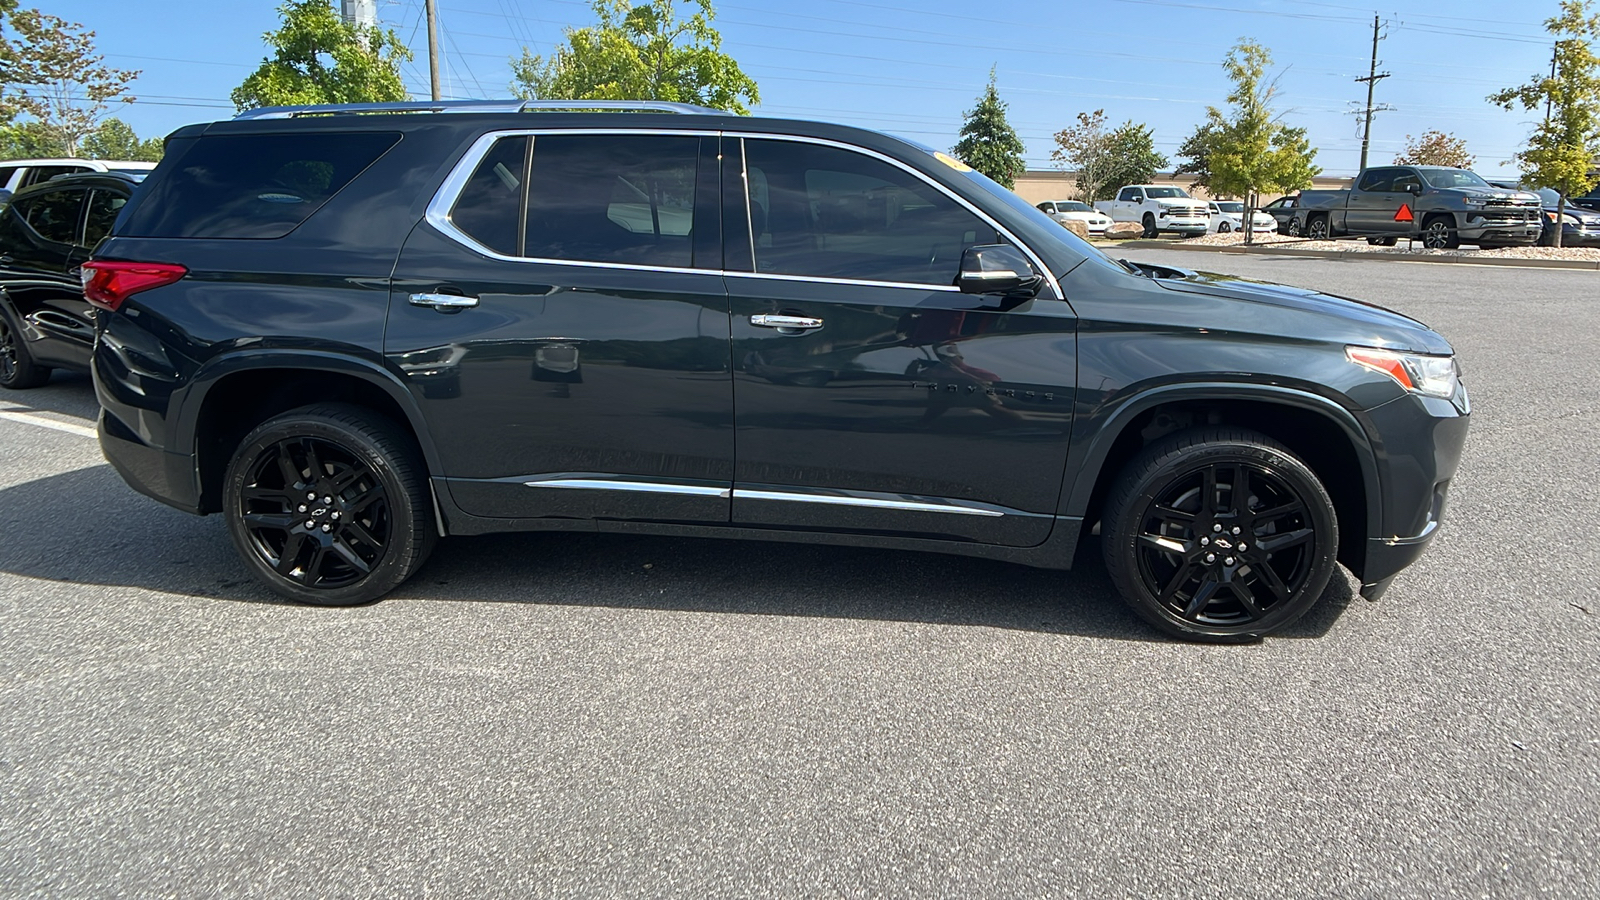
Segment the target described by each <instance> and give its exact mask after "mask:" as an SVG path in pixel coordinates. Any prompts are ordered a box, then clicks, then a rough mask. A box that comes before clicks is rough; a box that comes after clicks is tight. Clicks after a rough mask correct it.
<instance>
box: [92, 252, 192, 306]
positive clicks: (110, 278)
mask: <svg viewBox="0 0 1600 900" xmlns="http://www.w3.org/2000/svg"><path fill="white" fill-rule="evenodd" d="M187 274H189V269H188V268H187V267H186V266H180V265H178V264H177V263H141V262H120V261H118V260H110V259H91V260H89V261H88V262H86V263H84V264H83V297H84V299H85V300H88V301H89V302H90V303H93V304H94V305H95V306H98V307H100V308H101V309H109V310H111V311H112V312H116V311H117V307H119V306H121V305H122V303H123V301H124V300H127V299H128V298H129V297H132V296H133V295H134V294H137V293H139V292H140V291H148V290H150V289H151V288H158V287H161V286H163V285H168V284H171V283H173V282H174V281H177V280H178V279H180V278H182V277H183V276H185V275H187Z"/></svg>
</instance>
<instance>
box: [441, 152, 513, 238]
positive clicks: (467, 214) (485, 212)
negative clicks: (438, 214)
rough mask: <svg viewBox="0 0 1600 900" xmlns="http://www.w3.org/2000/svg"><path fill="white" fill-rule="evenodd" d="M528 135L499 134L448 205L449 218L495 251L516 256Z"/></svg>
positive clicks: (470, 235) (469, 234)
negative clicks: (507, 136) (511, 135)
mask: <svg viewBox="0 0 1600 900" xmlns="http://www.w3.org/2000/svg"><path fill="white" fill-rule="evenodd" d="M527 155H528V138H527V136H526V135H523V136H520V137H509V138H501V139H500V140H498V141H496V142H495V144H494V146H493V147H490V148H489V152H488V153H486V154H484V157H483V161H482V162H480V163H478V168H477V169H475V170H474V171H473V173H472V177H471V178H469V179H467V183H466V186H465V187H463V188H462V189H461V194H460V196H458V197H457V198H456V203H455V206H453V207H451V208H450V221H451V222H452V223H454V224H455V226H456V227H457V228H459V229H461V230H462V231H463V232H465V233H466V234H467V235H468V236H469V237H471V238H472V239H473V240H475V241H477V242H478V243H480V244H482V245H483V246H485V247H488V248H489V249H490V250H493V251H495V252H496V253H503V254H505V255H506V256H516V255H517V254H518V253H519V250H518V248H517V222H518V219H519V217H520V216H521V215H522V196H523V179H524V178H525V177H527V165H528V162H527Z"/></svg>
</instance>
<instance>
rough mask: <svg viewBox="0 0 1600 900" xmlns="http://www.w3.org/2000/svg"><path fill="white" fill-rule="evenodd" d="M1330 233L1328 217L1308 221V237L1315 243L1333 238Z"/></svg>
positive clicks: (1316, 217) (1317, 217)
mask: <svg viewBox="0 0 1600 900" xmlns="http://www.w3.org/2000/svg"><path fill="white" fill-rule="evenodd" d="M1329 231H1330V229H1329V227H1328V217H1327V216H1312V217H1311V218H1310V219H1307V220H1306V237H1308V238H1310V239H1311V240H1313V241H1325V240H1327V239H1328V238H1329V237H1330V236H1331V235H1330V234H1329Z"/></svg>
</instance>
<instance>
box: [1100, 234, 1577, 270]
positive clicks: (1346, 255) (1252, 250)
mask: <svg viewBox="0 0 1600 900" xmlns="http://www.w3.org/2000/svg"><path fill="white" fill-rule="evenodd" d="M1096 246H1102V245H1099V244H1097V245H1096ZM1121 246H1123V247H1135V248H1138V249H1141V250H1184V251H1188V252H1190V253H1243V254H1253V255H1259V256H1298V257H1303V258H1308V259H1354V260H1380V261H1384V262H1402V263H1455V264H1457V265H1471V266H1509V267H1511V268H1517V269H1582V270H1587V271H1591V272H1592V271H1600V262H1594V261H1590V260H1583V259H1502V258H1498V257H1492V256H1484V257H1476V256H1412V255H1409V254H1400V253H1385V252H1383V251H1381V250H1380V251H1373V250H1296V249H1294V248H1293V246H1286V247H1283V249H1277V248H1276V247H1277V246H1278V245H1272V244H1266V245H1257V246H1254V247H1245V246H1243V245H1238V246H1217V245H1214V244H1213V245H1209V246H1208V245H1205V244H1183V243H1180V242H1169V241H1147V240H1144V241H1142V240H1133V241H1122V242H1121Z"/></svg>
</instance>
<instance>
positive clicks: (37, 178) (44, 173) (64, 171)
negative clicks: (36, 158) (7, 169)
mask: <svg viewBox="0 0 1600 900" xmlns="http://www.w3.org/2000/svg"><path fill="white" fill-rule="evenodd" d="M87 171H89V167H88V166H35V167H34V168H32V169H30V170H28V174H27V177H26V178H24V179H23V181H22V185H21V187H27V186H28V185H30V184H40V183H42V182H45V181H49V180H50V179H52V178H54V177H56V176H57V175H71V174H72V173H74V172H87Z"/></svg>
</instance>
